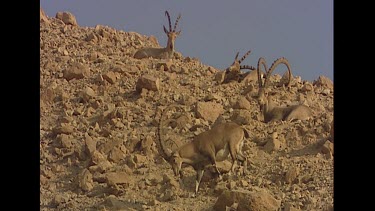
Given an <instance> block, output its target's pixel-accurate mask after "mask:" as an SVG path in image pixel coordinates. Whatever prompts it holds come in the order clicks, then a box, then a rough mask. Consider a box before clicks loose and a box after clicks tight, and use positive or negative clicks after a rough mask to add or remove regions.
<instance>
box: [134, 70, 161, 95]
mask: <svg viewBox="0 0 375 211" xmlns="http://www.w3.org/2000/svg"><path fill="white" fill-rule="evenodd" d="M142 89H147V90H152V91H159V90H160V79H159V78H156V77H154V76H151V75H148V74H146V75H143V76H141V77H140V78H139V79H138V81H137V84H136V91H137V92H138V93H140V92H141V91H142Z"/></svg>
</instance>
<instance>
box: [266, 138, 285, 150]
mask: <svg viewBox="0 0 375 211" xmlns="http://www.w3.org/2000/svg"><path fill="white" fill-rule="evenodd" d="M280 148H281V142H280V141H279V140H278V139H270V140H269V141H267V143H266V145H265V146H264V150H265V151H266V152H272V151H277V150H279V149H280Z"/></svg>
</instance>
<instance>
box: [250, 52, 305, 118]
mask: <svg viewBox="0 0 375 211" xmlns="http://www.w3.org/2000/svg"><path fill="white" fill-rule="evenodd" d="M279 64H285V65H286V66H287V68H288V74H289V80H288V82H287V86H289V85H290V80H291V75H292V74H291V69H290V65H289V62H288V60H287V59H285V58H283V57H282V58H279V59H277V60H275V61H274V62H273V64H272V65H271V67H270V69H268V71H267V65H266V61H265V59H264V58H262V57H261V58H259V60H258V66H257V74H258V84H259V91H258V103H259V105H260V109H261V111H262V112H263V117H264V122H266V123H267V122H270V121H276V120H284V121H289V120H294V119H300V120H306V119H308V118H310V117H311V116H312V111H311V109H310V108H309V107H307V106H305V105H292V106H288V107H279V106H275V104H274V102H273V101H272V99H271V97H270V96H267V93H266V91H265V89H266V88H267V86H268V82H269V78H270V76H271V74H272V72H273V70H274V69H275V68H276V66H277V65H279ZM261 65H263V67H264V68H265V70H266V78H265V81H264V83H263V84H262V79H261V76H260V68H261Z"/></svg>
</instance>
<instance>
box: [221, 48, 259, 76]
mask: <svg viewBox="0 0 375 211" xmlns="http://www.w3.org/2000/svg"><path fill="white" fill-rule="evenodd" d="M239 53H240V52H237V54H236V56H235V57H234V61H233V63H232V65H231V66H229V67H228V68H227V69H226V72H232V71H235V72H239V71H240V69H247V68H248V67H250V66H247V65H242V66H241V62H242V61H243V60H245V59H246V57H247V56H248V55H249V54H250V53H251V50H249V51H248V52H246V53H245V55H243V56H242V58H241V59H239V60H238V54H239ZM250 68H252V67H250ZM252 69H255V68H252Z"/></svg>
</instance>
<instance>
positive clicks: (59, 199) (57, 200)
mask: <svg viewBox="0 0 375 211" xmlns="http://www.w3.org/2000/svg"><path fill="white" fill-rule="evenodd" d="M68 201H69V197H68V196H67V195H66V194H57V195H55V197H54V198H53V204H54V205H55V206H58V205H60V204H62V203H67V202H68Z"/></svg>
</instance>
